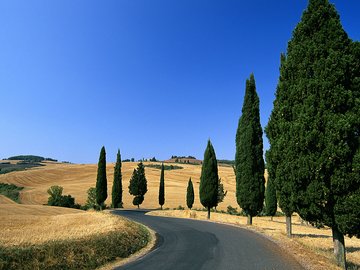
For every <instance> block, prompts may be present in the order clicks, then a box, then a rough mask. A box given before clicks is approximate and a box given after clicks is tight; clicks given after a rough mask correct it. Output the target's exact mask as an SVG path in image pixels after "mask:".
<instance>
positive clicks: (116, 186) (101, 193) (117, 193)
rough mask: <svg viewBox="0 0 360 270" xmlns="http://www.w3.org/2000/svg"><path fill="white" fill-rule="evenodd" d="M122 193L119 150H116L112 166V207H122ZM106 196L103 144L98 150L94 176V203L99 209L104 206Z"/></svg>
mask: <svg viewBox="0 0 360 270" xmlns="http://www.w3.org/2000/svg"><path fill="white" fill-rule="evenodd" d="M122 193H123V191H122V175H121V155H120V150H118V152H117V155H116V164H115V168H114V182H113V186H112V207H114V208H118V207H122V205H123V203H122ZM107 196H108V194H107V177H106V151H105V147H104V146H103V147H102V148H101V150H100V157H99V162H98V171H97V178H96V203H97V204H98V205H99V206H100V210H102V209H103V208H104V202H105V200H106V199H107Z"/></svg>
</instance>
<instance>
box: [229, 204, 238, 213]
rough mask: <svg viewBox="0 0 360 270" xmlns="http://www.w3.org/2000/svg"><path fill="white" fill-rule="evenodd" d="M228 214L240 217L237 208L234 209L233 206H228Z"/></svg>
mask: <svg viewBox="0 0 360 270" xmlns="http://www.w3.org/2000/svg"><path fill="white" fill-rule="evenodd" d="M226 212H227V213H228V214H230V215H239V212H238V211H237V208H234V207H232V206H231V205H228V207H227V210H226Z"/></svg>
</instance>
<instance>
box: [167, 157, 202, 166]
mask: <svg viewBox="0 0 360 270" xmlns="http://www.w3.org/2000/svg"><path fill="white" fill-rule="evenodd" d="M164 162H167V163H184V164H195V165H200V164H202V160H200V159H196V157H193V156H187V157H185V156H180V157H179V156H171V158H170V159H168V160H164Z"/></svg>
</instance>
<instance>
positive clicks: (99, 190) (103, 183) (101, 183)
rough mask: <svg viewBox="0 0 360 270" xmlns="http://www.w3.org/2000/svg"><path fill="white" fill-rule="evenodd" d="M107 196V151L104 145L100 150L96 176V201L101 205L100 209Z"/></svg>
mask: <svg viewBox="0 0 360 270" xmlns="http://www.w3.org/2000/svg"><path fill="white" fill-rule="evenodd" d="M106 198H107V180H106V152H105V147H104V146H103V147H102V148H101V151H100V157H99V163H98V171H97V178H96V203H97V204H98V205H99V206H100V210H102V209H103V207H104V202H105V200H106Z"/></svg>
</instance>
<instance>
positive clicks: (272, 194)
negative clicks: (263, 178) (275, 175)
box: [265, 177, 277, 220]
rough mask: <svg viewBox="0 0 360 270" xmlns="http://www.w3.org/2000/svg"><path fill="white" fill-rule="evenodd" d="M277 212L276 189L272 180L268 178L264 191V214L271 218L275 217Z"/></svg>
mask: <svg viewBox="0 0 360 270" xmlns="http://www.w3.org/2000/svg"><path fill="white" fill-rule="evenodd" d="M276 210H277V198H276V189H275V185H274V181H273V179H271V178H270V177H269V178H268V180H267V183H266V189H265V214H266V215H267V216H270V217H271V220H273V216H275V214H276Z"/></svg>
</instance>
